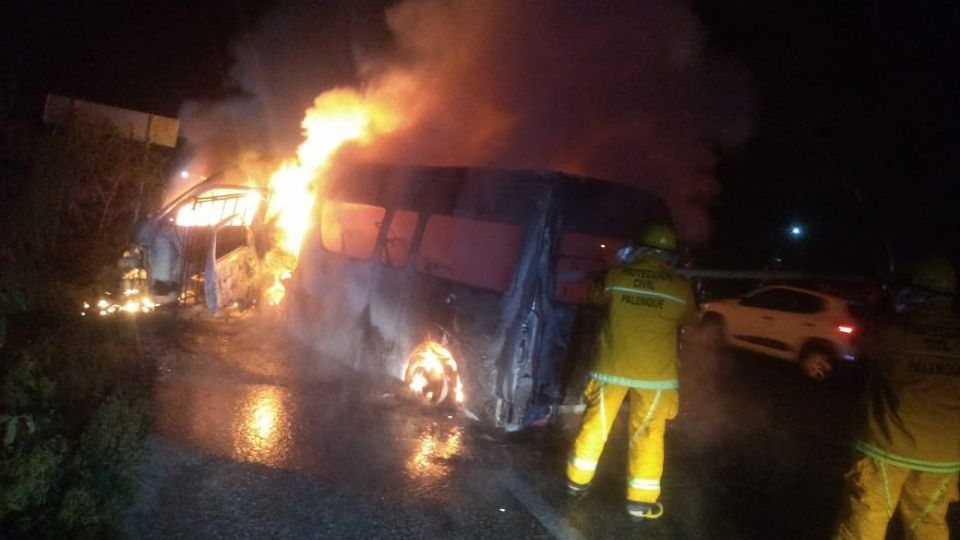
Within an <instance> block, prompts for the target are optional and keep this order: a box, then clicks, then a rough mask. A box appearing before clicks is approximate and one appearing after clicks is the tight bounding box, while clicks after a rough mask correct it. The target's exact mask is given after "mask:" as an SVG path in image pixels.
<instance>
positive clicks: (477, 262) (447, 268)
mask: <svg viewBox="0 0 960 540" xmlns="http://www.w3.org/2000/svg"><path fill="white" fill-rule="evenodd" d="M522 241H523V232H522V230H521V229H520V227H518V226H516V225H510V224H509V223H499V222H495V221H481V220H476V219H465V218H458V217H453V216H442V215H434V216H430V219H429V220H428V221H427V227H426V229H425V230H424V232H423V240H422V241H421V242H420V250H419V254H418V256H417V271H419V272H422V273H424V274H428V275H431V276H436V277H439V278H443V279H449V280H450V281H455V282H457V283H464V284H466V285H473V286H475V287H480V288H483V289H488V290H492V291H497V292H501V293H504V292H507V290H509V289H510V284H511V283H512V282H513V272H514V269H515V268H516V266H517V259H518V258H519V256H520V245H521V243H522Z"/></svg>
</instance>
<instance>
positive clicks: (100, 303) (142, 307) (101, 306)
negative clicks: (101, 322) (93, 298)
mask: <svg viewBox="0 0 960 540" xmlns="http://www.w3.org/2000/svg"><path fill="white" fill-rule="evenodd" d="M112 296H113V295H111V294H110V293H106V294H105V295H104V298H101V299H100V300H97V303H96V304H95V305H93V306H91V305H90V303H89V302H84V303H83V311H81V312H80V316H81V317H86V315H87V312H88V311H89V310H91V309H93V308H96V309H95V311H96V312H97V313H98V314H99V315H100V316H101V317H106V316H107V315H113V314H115V313H128V314H131V315H135V314H137V313H150V312H151V311H153V310H154V309H156V307H157V304H156V303H155V302H154V301H153V300H151V299H150V297H149V296H147V295H145V294H140V290H139V289H124V291H123V293H122V297H123V298H121V299H118V300H113V299H112V298H111V299H108V297H112Z"/></svg>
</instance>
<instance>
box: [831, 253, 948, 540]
mask: <svg viewBox="0 0 960 540" xmlns="http://www.w3.org/2000/svg"><path fill="white" fill-rule="evenodd" d="M955 294H956V272H955V271H954V268H953V266H952V265H951V264H950V263H949V262H948V261H947V260H946V259H942V258H928V259H924V260H922V261H920V263H919V264H918V265H917V267H916V269H915V271H914V272H913V276H912V278H911V284H910V286H909V287H907V288H906V289H905V290H904V291H903V293H902V294H901V295H900V296H899V298H898V299H897V300H898V302H897V306H896V311H897V313H896V314H894V315H891V316H890V317H888V318H887V320H882V321H880V322H879V323H878V325H877V328H876V329H875V331H874V332H872V335H869V336H867V337H866V338H865V343H864V347H863V348H864V351H865V352H866V353H867V355H868V356H869V357H870V358H871V360H872V361H873V362H874V363H875V371H874V373H873V374H872V377H871V380H870V383H869V385H868V391H867V395H866V398H867V399H866V403H865V405H866V411H865V412H866V415H865V425H864V428H865V429H864V430H863V434H862V436H861V437H860V439H859V440H857V442H856V444H855V448H856V450H857V452H858V453H859V459H858V460H857V462H856V463H855V464H854V465H853V467H852V469H851V470H850V471H849V472H848V473H847V475H846V484H847V485H846V500H845V503H844V508H843V510H842V512H841V516H840V517H841V521H840V523H839V525H838V527H837V530H836V531H835V535H834V537H835V538H837V539H843V540H852V539H857V540H870V539H877V540H883V538H885V537H886V534H887V525H888V523H889V521H890V519H891V518H892V517H893V514H894V512H899V513H900V516H899V517H900V521H901V523H902V527H903V538H905V539H920V538H922V539H942V540H946V539H947V537H948V536H949V534H950V533H949V530H948V527H947V523H946V514H947V506H948V505H949V504H950V502H951V501H952V500H956V499H957V496H958V494H957V475H958V472H960V318H958V317H957V315H956V313H955V312H954V310H953V302H954V295H955Z"/></svg>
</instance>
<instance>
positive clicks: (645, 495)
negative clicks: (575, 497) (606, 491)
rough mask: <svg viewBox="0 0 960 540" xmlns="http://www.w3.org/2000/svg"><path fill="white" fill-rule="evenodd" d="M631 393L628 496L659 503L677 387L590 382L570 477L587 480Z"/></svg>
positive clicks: (569, 464) (574, 479) (676, 402)
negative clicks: (665, 435)
mask: <svg viewBox="0 0 960 540" xmlns="http://www.w3.org/2000/svg"><path fill="white" fill-rule="evenodd" d="M628 392H629V393H630V431H629V437H630V443H629V454H628V456H627V500H628V501H636V502H647V503H653V502H656V501H657V499H658V498H659V497H660V476H661V475H662V474H663V432H664V429H665V428H666V424H667V420H670V419H672V418H674V417H676V416H677V409H678V406H679V398H678V394H677V391H676V390H673V389H671V390H638V389H635V388H628V387H626V386H618V385H614V384H609V383H602V382H599V381H597V380H595V379H591V380H590V381H589V382H588V383H587V389H586V391H585V398H586V404H587V408H586V410H585V411H584V413H583V424H582V425H581V427H580V434H579V435H577V439H576V441H575V442H574V444H573V451H572V452H571V454H570V458H569V460H568V462H567V478H569V479H570V480H572V481H574V482H576V483H578V484H589V483H590V482H591V481H592V480H593V475H594V473H595V472H596V469H597V463H598V462H599V460H600V454H601V452H603V446H604V444H606V442H607V436H608V435H609V434H610V428H611V427H612V426H613V421H614V419H615V418H616V417H617V411H619V410H620V405H621V404H622V403H623V400H624V398H626V396H627V393H628Z"/></svg>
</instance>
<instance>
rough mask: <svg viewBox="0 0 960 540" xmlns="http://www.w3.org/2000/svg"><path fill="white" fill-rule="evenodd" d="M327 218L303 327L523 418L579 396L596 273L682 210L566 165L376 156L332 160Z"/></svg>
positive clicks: (299, 298)
mask: <svg viewBox="0 0 960 540" xmlns="http://www.w3.org/2000/svg"><path fill="white" fill-rule="evenodd" d="M316 219H317V223H316V224H315V226H314V227H313V229H312V230H311V232H310V233H309V235H308V237H307V238H306V240H305V242H304V244H303V247H302V250H301V256H300V261H299V266H298V269H297V271H296V272H294V274H293V277H292V279H291V281H290V283H289V287H288V291H289V292H288V295H287V297H286V308H287V310H288V311H287V315H288V321H289V323H290V326H291V331H292V332H293V333H294V334H295V335H296V336H298V337H299V338H300V339H301V340H302V341H304V342H307V343H309V344H310V345H311V346H312V347H313V348H314V349H316V350H318V351H320V352H321V353H322V354H320V355H319V358H321V359H323V361H334V360H336V361H339V362H343V363H346V364H347V365H348V366H349V367H352V368H355V369H357V370H361V371H365V372H369V373H373V374H377V375H379V376H383V375H389V376H390V377H392V378H394V379H396V380H400V381H402V384H403V385H404V387H405V388H407V389H408V390H407V391H408V392H412V393H413V395H415V396H417V398H418V399H421V400H423V401H424V402H426V403H429V404H434V405H440V406H454V407H459V408H462V410H463V412H464V414H465V415H466V416H468V417H471V418H474V419H480V420H482V421H484V422H485V423H487V424H488V425H489V424H492V425H493V426H496V427H497V428H500V429H504V430H507V431H514V430H518V429H520V428H523V427H525V426H528V425H534V424H538V423H542V422H544V421H546V420H547V419H548V418H550V417H551V416H552V415H554V414H555V413H557V412H558V411H560V410H570V409H573V410H576V408H577V404H579V403H580V402H581V393H582V389H583V386H584V384H585V381H586V378H587V373H588V367H589V361H590V356H591V355H590V351H591V348H592V346H593V342H594V337H595V335H596V334H597V330H598V328H599V323H600V319H601V317H602V313H601V312H600V311H599V310H596V309H592V308H588V307H586V299H587V290H588V286H589V283H590V282H591V280H592V279H593V278H594V277H595V276H596V275H597V274H598V273H600V272H602V270H603V269H604V268H605V267H607V266H609V265H611V264H613V263H614V260H615V256H616V253H617V251H618V250H619V249H620V248H621V247H622V246H623V245H624V243H625V239H626V238H628V237H629V234H630V233H631V231H633V230H634V229H635V227H636V226H637V224H638V223H640V222H645V221H668V220H669V213H668V210H667V208H666V207H665V205H664V204H663V202H662V201H661V200H660V199H659V198H658V197H657V196H656V195H654V194H653V193H651V192H649V191H646V190H642V189H638V188H635V187H630V186H626V185H622V184H616V183H612V182H607V181H601V180H595V179H588V178H582V177H576V176H571V175H567V174H561V173H556V172H546V171H509V170H494V169H478V168H455V167H417V166H413V167H411V166H387V165H364V166H351V167H344V168H338V169H335V170H333V171H331V172H330V173H328V176H327V179H326V188H325V190H324V193H323V194H322V196H321V197H320V198H319V199H318V201H317V208H316ZM398 384H399V383H398Z"/></svg>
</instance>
